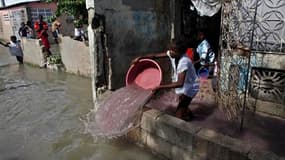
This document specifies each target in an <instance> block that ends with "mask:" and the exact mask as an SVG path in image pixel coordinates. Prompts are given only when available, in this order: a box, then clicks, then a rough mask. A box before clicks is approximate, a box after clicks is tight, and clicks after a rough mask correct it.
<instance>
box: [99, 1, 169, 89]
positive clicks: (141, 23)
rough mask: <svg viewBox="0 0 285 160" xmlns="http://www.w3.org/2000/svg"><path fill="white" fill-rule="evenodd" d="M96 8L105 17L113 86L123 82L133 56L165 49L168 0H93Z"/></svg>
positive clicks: (119, 85) (116, 86)
mask: <svg viewBox="0 0 285 160" xmlns="http://www.w3.org/2000/svg"><path fill="white" fill-rule="evenodd" d="M95 11H96V13H97V14H99V15H102V16H103V17H104V18H105V34H106V36H107V38H106V41H107V42H106V44H107V46H106V47H107V54H108V58H109V60H110V61H109V62H110V65H109V66H110V68H109V73H110V74H109V75H110V80H109V83H110V84H109V86H110V88H111V89H116V88H119V87H121V86H123V85H124V78H125V74H126V72H127V69H128V68H129V65H130V62H131V60H132V59H133V58H135V57H136V56H139V55H143V54H146V53H151V52H161V51H163V50H165V49H166V45H167V43H168V42H169V40H170V1H162V0H145V1H134V0H117V1H113V0H104V1H98V2H96V3H95Z"/></svg>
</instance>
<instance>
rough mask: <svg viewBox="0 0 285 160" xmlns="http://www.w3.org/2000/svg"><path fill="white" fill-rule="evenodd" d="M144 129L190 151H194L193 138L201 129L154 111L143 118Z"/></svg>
mask: <svg viewBox="0 0 285 160" xmlns="http://www.w3.org/2000/svg"><path fill="white" fill-rule="evenodd" d="M153 116H156V117H153ZM142 128H143V129H145V130H147V131H148V132H150V133H152V134H154V135H156V136H159V137H161V138H163V139H165V140H166V141H169V142H170V143H172V144H174V145H177V146H180V147H183V148H184V149H187V150H189V151H192V142H193V136H194V135H195V134H196V133H197V132H198V131H199V130H200V129H201V128H200V127H196V126H194V125H192V124H190V123H187V122H185V121H183V120H180V119H178V118H175V117H173V116H170V115H167V114H162V112H157V111H153V110H151V111H148V113H147V114H146V115H145V116H143V118H142Z"/></svg>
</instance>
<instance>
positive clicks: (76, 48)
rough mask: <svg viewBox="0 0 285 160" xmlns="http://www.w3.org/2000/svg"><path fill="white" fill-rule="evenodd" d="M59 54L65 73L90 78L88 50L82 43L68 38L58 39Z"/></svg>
mask: <svg viewBox="0 0 285 160" xmlns="http://www.w3.org/2000/svg"><path fill="white" fill-rule="evenodd" d="M60 39H61V43H60V44H59V46H60V54H61V59H62V62H63V64H64V66H65V68H66V71H67V72H70V73H74V74H78V75H83V76H87V77H90V75H91V65H90V55H89V48H88V46H86V45H85V44H84V42H81V41H76V40H73V39H71V38H70V37H60Z"/></svg>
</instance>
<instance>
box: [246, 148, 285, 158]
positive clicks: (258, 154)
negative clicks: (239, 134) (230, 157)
mask: <svg viewBox="0 0 285 160" xmlns="http://www.w3.org/2000/svg"><path fill="white" fill-rule="evenodd" d="M248 158H249V159H250V160H280V157H278V156H277V155H276V154H274V153H272V152H269V151H262V150H254V149H252V150H251V151H250V152H249V154H248Z"/></svg>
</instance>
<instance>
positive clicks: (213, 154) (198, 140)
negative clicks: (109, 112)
mask: <svg viewBox="0 0 285 160" xmlns="http://www.w3.org/2000/svg"><path fill="white" fill-rule="evenodd" d="M127 137H128V138H129V139H130V140H132V141H135V142H138V143H140V144H142V145H144V146H145V147H146V148H148V149H150V150H152V151H154V152H156V153H157V154H159V155H162V156H164V157H165V158H167V159H175V160H202V159H205V160H265V159H268V160H278V159H280V157H278V156H277V155H275V154H274V153H272V152H268V151H257V150H255V149H253V148H252V147H251V146H250V145H248V144H246V143H243V142H242V141H240V140H238V139H234V138H231V137H229V136H225V135H223V134H220V133H217V132H216V131H213V130H210V129H206V128H201V127H199V126H195V125H193V124H191V122H190V123H189V122H185V121H183V120H180V119H177V118H175V117H173V116H170V115H167V114H164V113H162V112H160V111H157V110H153V109H151V110H148V111H146V112H144V114H143V115H142V120H141V126H140V128H136V129H134V130H132V131H131V132H129V133H128V135H127Z"/></svg>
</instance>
